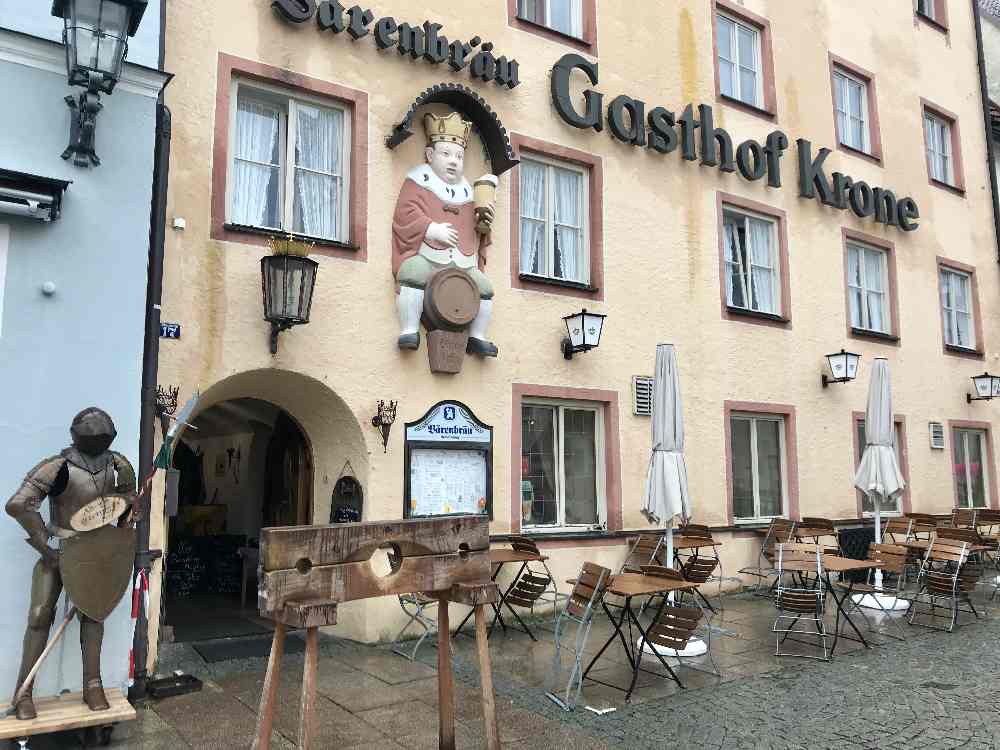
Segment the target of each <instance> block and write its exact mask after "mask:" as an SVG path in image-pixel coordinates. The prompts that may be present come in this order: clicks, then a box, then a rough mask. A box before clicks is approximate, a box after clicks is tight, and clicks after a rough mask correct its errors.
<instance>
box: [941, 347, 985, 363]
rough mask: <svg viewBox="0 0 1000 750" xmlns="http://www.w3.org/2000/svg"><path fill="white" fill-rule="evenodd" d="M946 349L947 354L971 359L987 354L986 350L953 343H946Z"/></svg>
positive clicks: (983, 356) (981, 357)
mask: <svg viewBox="0 0 1000 750" xmlns="http://www.w3.org/2000/svg"><path fill="white" fill-rule="evenodd" d="M944 351H945V353H946V354H954V355H956V356H959V357H968V358H969V359H983V358H985V356H986V352H984V351H981V350H980V349H970V348H968V347H967V346H954V345H952V344H945V345H944Z"/></svg>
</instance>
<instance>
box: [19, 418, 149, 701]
mask: <svg viewBox="0 0 1000 750" xmlns="http://www.w3.org/2000/svg"><path fill="white" fill-rule="evenodd" d="M116 435H117V432H116V430H115V425H114V423H113V422H112V421H111V417H110V416H108V414H107V413H105V412H104V411H102V410H100V409H97V408H94V407H91V408H89V409H84V410H83V411H81V412H80V413H79V414H77V415H76V417H74V418H73V423H72V425H71V426H70V436H71V437H72V439H73V444H72V445H71V446H70V447H69V448H66V449H65V450H64V451H62V452H61V453H60V454H59V455H58V456H53V457H51V458H47V459H45V460H44V461H42V462H41V463H40V464H38V465H37V466H36V467H35V468H33V469H32V470H31V471H30V472H28V475H27V477H25V479H24V482H23V483H22V484H21V487H20V488H19V489H18V490H17V492H15V493H14V495H13V497H11V498H10V500H8V501H7V513H9V514H10V515H11V516H13V517H14V518H15V519H16V520H17V522H18V523H20V524H21V526H22V527H23V528H24V530H25V531H26V532H27V533H28V538H27V542H28V544H29V545H31V546H32V547H34V548H35V550H36V551H37V552H38V554H39V555H40V556H41V557H40V559H39V560H38V562H37V563H35V569H34V572H33V573H32V576H31V604H30V608H29V610H28V627H27V629H26V631H25V634H24V647H23V651H22V653H21V669H20V671H19V673H18V677H17V692H16V693H15V705H14V708H15V712H16V715H17V718H18V719H33V718H35V717H36V711H35V705H34V703H33V701H32V697H31V695H32V683H33V682H34V677H33V675H32V676H30V677H29V675H30V673H31V672H32V670H33V668H34V667H35V665H36V664H37V663H38V662H39V659H40V658H41V656H42V652H43V651H44V649H45V645H46V641H47V639H48V635H49V628H50V627H51V625H52V621H53V620H54V619H55V613H56V603H57V602H58V600H59V594H60V593H61V591H62V590H63V588H65V589H66V595H67V598H68V599H69V600H70V601H71V602H72V604H73V607H74V609H75V611H76V612H77V614H78V616H79V619H80V648H81V650H82V652H83V700H84V702H85V703H86V704H87V706H88V707H90V709H91V710H93V711H102V710H106V709H107V708H108V701H107V697H106V696H105V694H104V688H103V685H102V683H101V644H102V641H103V639H104V620H105V619H106V618H107V616H108V615H109V614H111V611H112V610H113V609H114V607H115V605H116V604H117V603H118V601H119V600H121V598H122V595H123V594H124V593H125V591H126V590H127V589H128V586H129V583H130V581H131V577H132V564H133V561H134V557H135V531H134V530H133V529H131V528H128V527H127V526H125V525H124V524H122V525H121V526H115V525H114V524H115V523H116V522H120V518H121V517H122V514H123V513H124V512H125V511H126V510H127V509H128V506H129V504H130V503H131V502H132V501H133V500H134V499H135V490H136V482H135V470H134V469H133V468H132V465H131V464H130V463H129V461H128V459H127V458H125V456H123V455H121V454H120V453H115V452H114V451H111V450H109V448H110V447H111V443H112V442H113V441H114V439H115V437H116ZM46 497H48V499H49V523H48V524H46V523H45V521H44V519H43V518H42V515H41V513H40V512H39V510H40V508H41V505H42V502H43V501H44V500H45V498H46ZM70 615H72V612H70Z"/></svg>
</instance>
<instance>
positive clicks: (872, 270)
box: [847, 242, 891, 333]
mask: <svg viewBox="0 0 1000 750" xmlns="http://www.w3.org/2000/svg"><path fill="white" fill-rule="evenodd" d="M888 258H889V254H888V253H887V252H886V251H885V250H882V249H879V248H877V247H871V246H870V245H863V244H861V243H859V242H848V243H847V293H848V296H849V298H850V307H851V327H852V328H859V329H861V330H864V331H876V332H878V333H890V320H891V317H890V314H889V262H888Z"/></svg>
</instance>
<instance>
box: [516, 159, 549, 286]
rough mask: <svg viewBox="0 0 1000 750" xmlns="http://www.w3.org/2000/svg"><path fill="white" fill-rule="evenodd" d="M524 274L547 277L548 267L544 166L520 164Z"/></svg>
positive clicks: (525, 161) (527, 162) (533, 163)
mask: <svg viewBox="0 0 1000 750" xmlns="http://www.w3.org/2000/svg"><path fill="white" fill-rule="evenodd" d="M518 169H519V170H520V179H521V273H530V274H537V275H539V276H547V275H548V273H549V270H548V269H547V268H546V263H545V165H544V164H539V163H538V162H533V161H529V160H527V159H525V160H523V161H522V162H521V165H520V167H518Z"/></svg>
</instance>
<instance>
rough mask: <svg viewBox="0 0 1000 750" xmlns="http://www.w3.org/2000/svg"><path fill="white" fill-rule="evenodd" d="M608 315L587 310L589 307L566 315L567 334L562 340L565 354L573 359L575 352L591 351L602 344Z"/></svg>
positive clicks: (564, 319)
mask: <svg viewBox="0 0 1000 750" xmlns="http://www.w3.org/2000/svg"><path fill="white" fill-rule="evenodd" d="M606 317H608V316H607V315H601V314H600V313H592V312H587V308H583V310H581V311H580V312H578V313H573V314H572V315H567V316H566V317H564V318H563V321H564V322H565V323H566V334H567V336H566V338H564V339H563V340H562V352H563V356H564V357H565V358H566V359H573V355H574V354H579V353H580V352H589V351H590V350H591V349H596V348H597V347H598V346H600V345H601V333H602V332H603V331H604V319H605V318H606Z"/></svg>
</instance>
